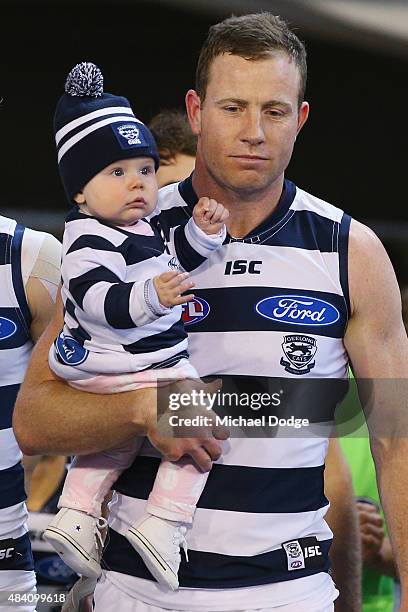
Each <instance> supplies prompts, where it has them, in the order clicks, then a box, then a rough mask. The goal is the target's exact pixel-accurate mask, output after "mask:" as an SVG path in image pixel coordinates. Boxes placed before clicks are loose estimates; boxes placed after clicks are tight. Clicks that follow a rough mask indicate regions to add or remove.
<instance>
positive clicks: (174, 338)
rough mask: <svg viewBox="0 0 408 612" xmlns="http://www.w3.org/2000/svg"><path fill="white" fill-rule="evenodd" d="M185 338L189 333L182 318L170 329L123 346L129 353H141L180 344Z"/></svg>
mask: <svg viewBox="0 0 408 612" xmlns="http://www.w3.org/2000/svg"><path fill="white" fill-rule="evenodd" d="M185 338H187V334H186V332H185V330H184V325H183V322H182V320H181V319H180V320H179V321H177V322H176V323H174V325H172V326H171V327H170V328H169V329H166V330H165V331H162V332H160V333H159V334H154V335H153V336H147V337H146V338H142V339H141V340H138V341H137V342H133V343H132V344H123V345H122V346H123V348H124V349H125V351H127V352H128V353H132V355H137V354H139V353H152V352H154V351H160V350H161V349H164V348H169V347H171V346H175V345H176V344H179V342H182V341H183V340H184V339H185Z"/></svg>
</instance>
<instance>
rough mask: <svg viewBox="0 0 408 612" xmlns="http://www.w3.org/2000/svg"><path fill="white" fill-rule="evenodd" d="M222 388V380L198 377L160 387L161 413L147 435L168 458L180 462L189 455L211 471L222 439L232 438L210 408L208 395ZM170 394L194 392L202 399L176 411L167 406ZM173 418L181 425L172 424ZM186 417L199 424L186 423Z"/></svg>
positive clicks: (189, 394) (217, 456)
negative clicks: (208, 379)
mask: <svg viewBox="0 0 408 612" xmlns="http://www.w3.org/2000/svg"><path fill="white" fill-rule="evenodd" d="M219 388H220V381H214V382H212V383H210V384H204V383H202V382H201V381H199V380H181V381H177V382H176V383H174V382H173V383H172V384H171V385H168V386H167V387H162V388H161V390H158V397H159V400H158V404H159V415H158V418H157V419H156V418H155V419H153V420H152V422H151V424H150V425H149V426H148V430H147V437H148V438H149V440H150V442H151V443H152V444H153V446H155V448H157V450H158V451H160V453H161V454H162V455H163V457H164V458H165V459H167V460H169V461H178V460H179V459H181V457H183V455H189V456H190V457H191V458H192V459H193V461H194V462H195V463H196V464H197V466H198V467H199V468H200V469H201V470H202V471H203V472H208V471H209V470H210V469H211V466H212V463H213V461H216V460H217V459H219V458H220V457H221V454H222V445H221V443H220V441H222V440H226V439H227V438H228V437H229V431H228V429H227V428H226V427H223V426H221V425H217V424H216V418H215V417H216V414H215V413H214V412H213V411H212V410H209V409H208V403H207V402H206V399H205V397H208V395H206V394H209V395H212V394H214V393H216V392H217V391H218V389H219ZM170 394H172V395H173V396H174V394H178V395H179V396H180V395H181V394H183V396H184V397H193V396H194V395H195V397H196V398H197V397H199V396H200V397H201V398H203V400H202V401H200V403H197V402H196V403H194V402H193V401H192V402H191V403H190V404H189V405H188V406H183V407H181V408H180V409H178V410H175V411H173V410H170V409H169V408H168V406H169V403H168V401H167V400H168V398H169V396H170ZM160 404H163V405H162V406H160ZM165 404H166V405H165ZM160 408H162V410H160ZM171 417H173V420H174V421H176V422H177V423H178V424H179V423H180V425H177V426H172V424H171V420H170V419H171ZM186 419H190V420H191V419H197V421H198V423H199V424H198V425H189V424H188V422H187V425H184V424H185V423H186Z"/></svg>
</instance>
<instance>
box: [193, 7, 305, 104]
mask: <svg viewBox="0 0 408 612" xmlns="http://www.w3.org/2000/svg"><path fill="white" fill-rule="evenodd" d="M279 51H282V52H284V53H286V54H287V55H288V56H289V57H290V58H291V60H292V61H294V62H295V64H296V65H297V67H298V69H299V73H300V85H299V98H298V99H299V106H300V105H301V103H302V102H303V99H304V95H305V89H306V78H307V63H306V48H305V46H304V44H303V43H302V42H301V41H300V40H299V38H298V37H297V36H296V34H295V33H294V32H292V30H290V29H289V27H288V24H287V23H286V22H285V21H284V20H283V19H281V18H280V17H277V16H276V15H272V13H268V12H262V13H254V14H251V15H241V16H240V17H235V16H232V17H229V18H228V19H224V21H221V22H220V23H217V24H215V25H213V26H211V28H210V29H209V31H208V35H207V39H206V40H205V42H204V45H203V47H202V49H201V53H200V57H199V58H198V64H197V70H196V91H197V93H198V95H199V96H200V99H201V102H204V99H205V95H206V91H207V85H208V78H209V72H210V66H211V63H212V61H213V60H214V59H215V58H216V57H218V55H222V54H224V53H230V54H231V55H239V56H240V57H243V58H245V59H248V60H258V59H266V58H268V57H270V56H271V54H273V53H276V52H279Z"/></svg>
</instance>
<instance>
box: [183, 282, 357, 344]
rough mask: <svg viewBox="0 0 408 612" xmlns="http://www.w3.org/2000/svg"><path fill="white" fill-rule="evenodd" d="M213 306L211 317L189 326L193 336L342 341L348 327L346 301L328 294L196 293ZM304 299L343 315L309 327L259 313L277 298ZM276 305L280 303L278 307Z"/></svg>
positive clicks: (267, 290) (270, 290)
mask: <svg viewBox="0 0 408 612" xmlns="http://www.w3.org/2000/svg"><path fill="white" fill-rule="evenodd" d="M194 293H195V295H196V296H197V297H199V298H203V299H204V300H205V301H206V302H207V303H208V304H209V306H210V311H209V314H208V315H207V316H206V317H203V318H202V319H199V320H197V322H195V323H194V325H189V327H188V331H189V333H195V332H232V331H234V332H236V331H246V332H248V331H277V332H290V333H294V334H314V335H316V334H317V335H319V336H326V337H329V338H342V337H343V336H344V330H345V325H346V312H345V308H344V298H343V296H342V295H337V294H335V293H326V292H324V291H315V290H313V291H305V290H302V289H291V288H284V287H218V288H212V289H197V290H194ZM294 295H295V296H300V297H305V298H306V297H308V298H315V299H319V300H323V301H325V302H328V303H329V305H332V306H334V307H335V308H336V309H337V310H338V312H339V318H338V320H337V321H336V322H334V323H333V324H330V325H317V324H316V325H307V324H303V323H302V321H301V320H298V321H295V323H285V322H284V321H283V320H278V321H276V320H272V319H270V318H267V317H266V316H263V315H261V314H259V312H258V310H257V304H259V302H260V301H261V300H264V299H266V298H268V297H275V296H282V297H283V296H294ZM275 305H276V304H275ZM243 350H244V348H243Z"/></svg>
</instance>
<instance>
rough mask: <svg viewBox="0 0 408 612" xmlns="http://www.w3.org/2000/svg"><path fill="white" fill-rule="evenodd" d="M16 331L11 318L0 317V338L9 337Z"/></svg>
mask: <svg viewBox="0 0 408 612" xmlns="http://www.w3.org/2000/svg"><path fill="white" fill-rule="evenodd" d="M16 331H17V325H16V324H15V323H14V321H12V320H11V319H7V318H6V317H0V340H6V338H10V336H13V335H14V334H15V333H16Z"/></svg>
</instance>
